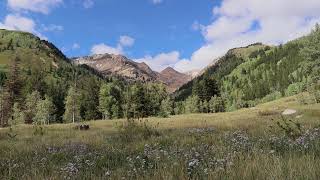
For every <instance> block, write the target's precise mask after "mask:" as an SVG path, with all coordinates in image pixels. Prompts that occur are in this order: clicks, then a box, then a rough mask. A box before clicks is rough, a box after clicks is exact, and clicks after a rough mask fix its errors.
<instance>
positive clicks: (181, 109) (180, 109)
mask: <svg viewBox="0 0 320 180" xmlns="http://www.w3.org/2000/svg"><path fill="white" fill-rule="evenodd" d="M184 113H185V102H184V101H180V102H175V103H174V114H175V115H178V114H184Z"/></svg>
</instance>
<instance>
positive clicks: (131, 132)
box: [117, 120, 161, 142]
mask: <svg viewBox="0 0 320 180" xmlns="http://www.w3.org/2000/svg"><path fill="white" fill-rule="evenodd" d="M117 128H118V132H119V136H118V137H119V139H120V140H121V141H123V142H134V141H138V140H147V139H149V138H151V137H154V136H156V137H157V136H160V135H161V134H160V132H159V131H158V130H157V127H155V126H150V125H148V122H147V121H144V122H142V121H139V122H136V121H134V120H128V121H126V123H123V124H122V125H120V126H118V127H117Z"/></svg>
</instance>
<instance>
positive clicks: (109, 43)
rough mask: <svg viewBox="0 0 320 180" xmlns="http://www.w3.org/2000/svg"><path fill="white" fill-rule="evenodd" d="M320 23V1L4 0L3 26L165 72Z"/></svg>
mask: <svg viewBox="0 0 320 180" xmlns="http://www.w3.org/2000/svg"><path fill="white" fill-rule="evenodd" d="M317 22H320V1H319V0H304V1H302V0H268V1H266V0H0V28H4V29H12V30H21V31H28V32H31V33H33V34H35V35H37V36H39V37H40V38H42V39H45V40H48V41H50V42H53V43H54V44H55V45H56V46H57V47H58V48H60V49H61V50H62V51H63V52H64V53H65V54H66V55H67V56H68V57H78V56H86V55H92V54H103V53H111V54H122V55H125V56H127V57H128V58H130V59H133V60H135V61H137V62H146V63H147V64H148V65H149V66H150V67H151V68H152V69H154V70H156V71H161V70H163V69H164V68H166V67H168V66H170V67H173V68H175V69H176V70H178V71H181V72H187V71H192V70H199V69H202V68H204V67H206V66H207V65H208V64H210V63H211V62H212V61H214V60H215V59H216V58H218V57H221V56H222V55H223V54H224V53H226V52H227V50H229V49H231V48H235V47H242V46H247V45H249V44H253V43H256V42H262V43H265V44H269V45H278V44H281V43H285V42H287V41H290V40H293V39H295V38H297V37H300V36H303V35H306V34H308V33H309V32H310V31H311V29H312V28H313V27H314V25H315V24H316V23H317Z"/></svg>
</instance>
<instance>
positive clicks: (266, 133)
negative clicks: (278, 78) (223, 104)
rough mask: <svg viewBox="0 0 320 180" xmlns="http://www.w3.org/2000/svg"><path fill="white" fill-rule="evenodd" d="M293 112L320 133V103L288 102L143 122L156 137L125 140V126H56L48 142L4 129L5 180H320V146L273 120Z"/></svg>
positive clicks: (0, 144)
mask: <svg viewBox="0 0 320 180" xmlns="http://www.w3.org/2000/svg"><path fill="white" fill-rule="evenodd" d="M287 108H290V109H295V110H297V111H298V113H297V114H295V115H292V116H291V117H290V119H292V120H294V121H299V122H300V123H301V124H302V125H303V128H304V130H306V129H312V128H315V127H319V125H320V104H313V105H300V104H299V103H298V102H297V101H296V98H295V97H288V98H283V99H280V100H277V101H274V102H270V103H266V104H262V105H259V106H257V107H255V108H250V109H242V110H239V111H235V112H228V113H216V114H188V115H181V116H172V117H170V118H166V119H163V118H148V119H145V120H144V121H143V122H141V123H144V122H147V124H148V126H152V127H156V128H157V131H159V133H160V134H159V135H157V136H154V135H153V134H157V133H153V129H152V128H151V129H146V128H143V127H142V128H139V127H135V128H136V129H135V130H134V131H132V130H131V129H130V128H133V127H132V126H125V128H127V129H124V130H121V131H120V133H126V134H125V136H119V135H121V134H119V131H118V130H119V128H118V127H119V126H121V125H122V124H125V123H126V121H125V120H114V121H91V122H88V124H89V125H90V130H89V131H78V130H75V129H74V125H71V124H69V125H61V124H57V125H51V126H47V127H45V128H44V129H45V134H44V135H43V136H35V135H34V134H33V131H34V129H33V127H32V126H28V125H20V126H17V127H14V133H16V134H17V137H16V138H14V139H10V138H8V136H7V133H8V132H9V130H8V129H0V179H18V178H23V179H65V178H71V179H106V178H107V177H109V178H111V179H121V178H126V179H207V178H209V179H319V177H320V173H319V171H318V169H319V168H320V159H319V153H320V142H319V141H312V142H307V143H309V146H308V148H307V149H304V150H303V151H301V149H299V148H300V145H295V144H294V142H295V141H292V140H290V139H288V138H285V139H283V135H284V133H282V132H281V130H279V129H277V128H276V126H275V122H274V121H272V120H271V119H278V118H279V117H280V113H281V112H282V111H283V110H285V109H287ZM296 116H298V117H299V118H297V117H296ZM271 126H273V128H269V127H271ZM274 135H276V136H277V137H278V139H277V138H276V139H272V138H273V137H274ZM307 135H308V134H307ZM307 135H306V137H308V136H307ZM131 136H132V137H131ZM128 137H129V139H124V138H128ZM319 137H320V136H319ZM273 141H275V142H281V143H280V144H278V145H277V146H276V147H273V146H274V145H273V143H274V142H273ZM286 143H289V144H291V143H293V146H292V147H294V148H292V147H290V146H287V144H286ZM303 143H305V142H303ZM288 147H290V148H289V149H288ZM310 147H311V148H310ZM179 152H180V153H179ZM145 163H147V164H145ZM212 163H213V165H212Z"/></svg>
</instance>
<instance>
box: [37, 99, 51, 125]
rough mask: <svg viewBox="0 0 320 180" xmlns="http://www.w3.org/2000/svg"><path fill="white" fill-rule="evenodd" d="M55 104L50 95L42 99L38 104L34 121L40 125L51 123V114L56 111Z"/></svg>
mask: <svg viewBox="0 0 320 180" xmlns="http://www.w3.org/2000/svg"><path fill="white" fill-rule="evenodd" d="M54 109H55V108H54V104H53V103H52V100H51V98H50V97H49V96H45V99H44V100H40V101H38V103H37V106H36V114H35V117H34V118H33V122H34V123H37V124H38V125H39V124H40V125H44V124H50V119H51V115H52V113H53V112H54Z"/></svg>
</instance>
